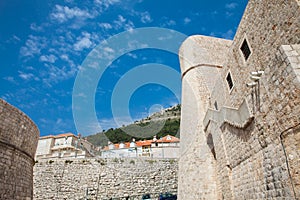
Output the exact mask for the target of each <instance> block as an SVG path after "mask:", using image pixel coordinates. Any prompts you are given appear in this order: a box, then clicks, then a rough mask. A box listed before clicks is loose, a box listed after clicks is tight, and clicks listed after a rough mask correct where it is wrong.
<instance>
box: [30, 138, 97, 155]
mask: <svg viewBox="0 0 300 200" xmlns="http://www.w3.org/2000/svg"><path fill="white" fill-rule="evenodd" d="M93 152H94V146H93V144H91V143H90V142H88V141H87V140H86V139H83V138H81V137H80V134H79V135H78V136H76V135H74V134H73V133H64V134H60V135H55V136H54V135H48V136H43V137H40V138H39V141H38V147H37V151H36V155H35V159H48V158H85V157H92V156H93V155H94V154H93Z"/></svg>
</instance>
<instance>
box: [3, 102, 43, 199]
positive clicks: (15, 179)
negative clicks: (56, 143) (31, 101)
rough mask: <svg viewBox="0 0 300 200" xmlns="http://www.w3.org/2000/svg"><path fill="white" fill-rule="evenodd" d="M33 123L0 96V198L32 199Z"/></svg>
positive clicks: (37, 136) (34, 142)
mask: <svg viewBox="0 0 300 200" xmlns="http://www.w3.org/2000/svg"><path fill="white" fill-rule="evenodd" d="M38 138H39V130H38V129H37V127H36V125H35V124H34V123H33V122H32V121H31V120H30V119H29V118H28V117H27V116H26V115H25V114H24V113H22V112H21V111H20V110H18V109H17V108H15V107H13V106H11V105H10V104H8V103H7V102H5V101H4V100H2V99H0V199H7V200H11V199H32V195H33V178H32V173H33V171H32V169H33V165H34V154H35V151H36V147H37V142H38Z"/></svg>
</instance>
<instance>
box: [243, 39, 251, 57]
mask: <svg viewBox="0 0 300 200" xmlns="http://www.w3.org/2000/svg"><path fill="white" fill-rule="evenodd" d="M241 51H242V52H243V55H244V57H245V60H247V59H248V58H249V56H250V54H251V50H250V48H249V46H248V43H247V40H246V39H245V40H244V42H243V44H242V46H241Z"/></svg>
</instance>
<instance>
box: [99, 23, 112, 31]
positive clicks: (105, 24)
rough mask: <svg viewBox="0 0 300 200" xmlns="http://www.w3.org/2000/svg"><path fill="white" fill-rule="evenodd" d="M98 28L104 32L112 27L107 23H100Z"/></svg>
mask: <svg viewBox="0 0 300 200" xmlns="http://www.w3.org/2000/svg"><path fill="white" fill-rule="evenodd" d="M99 26H100V27H101V28H103V29H106V30H109V29H112V28H113V27H112V25H111V24H109V23H100V24H99Z"/></svg>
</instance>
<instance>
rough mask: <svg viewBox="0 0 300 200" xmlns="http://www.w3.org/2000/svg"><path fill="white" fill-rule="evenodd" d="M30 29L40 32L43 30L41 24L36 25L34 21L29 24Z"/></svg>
mask: <svg viewBox="0 0 300 200" xmlns="http://www.w3.org/2000/svg"><path fill="white" fill-rule="evenodd" d="M30 29H31V30H33V31H36V32H41V31H43V27H42V26H38V25H36V24H35V23H32V24H30Z"/></svg>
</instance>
